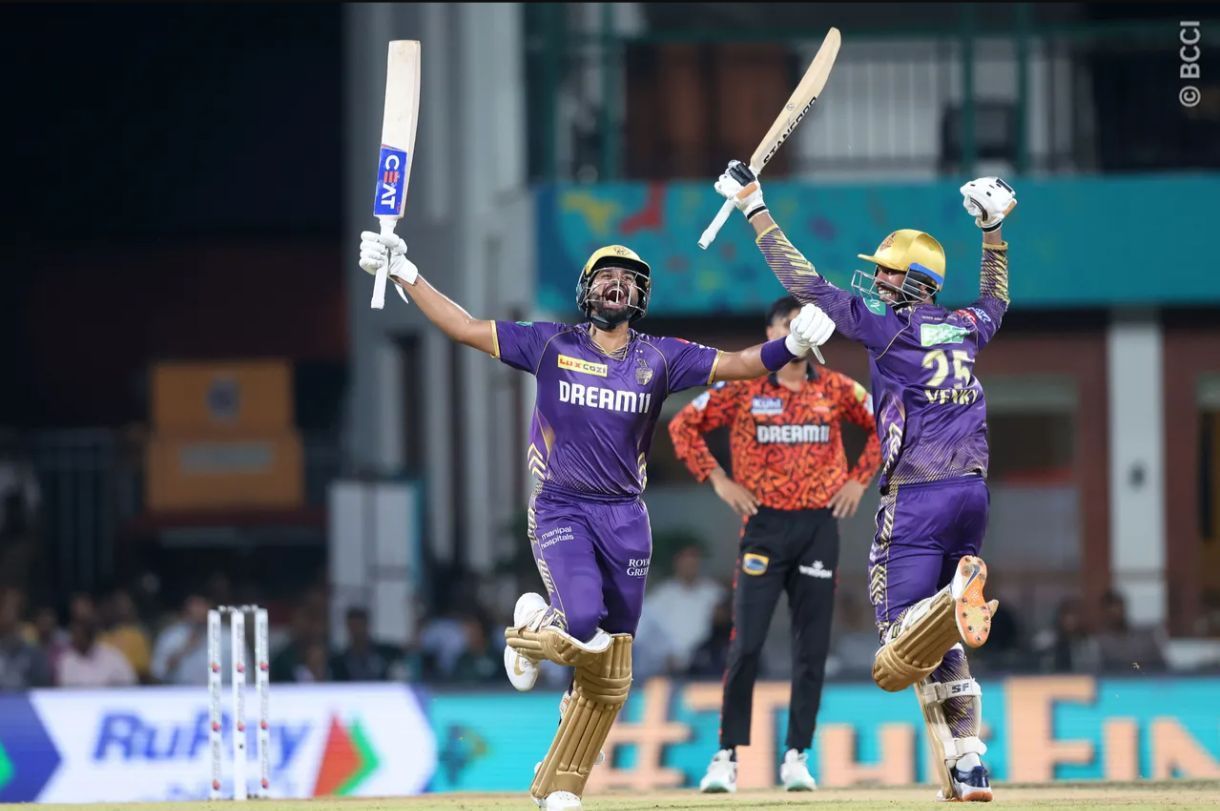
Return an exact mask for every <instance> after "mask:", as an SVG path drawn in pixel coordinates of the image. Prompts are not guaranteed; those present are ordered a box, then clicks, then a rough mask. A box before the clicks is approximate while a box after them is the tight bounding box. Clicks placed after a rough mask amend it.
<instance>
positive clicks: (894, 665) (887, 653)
mask: <svg viewBox="0 0 1220 811" xmlns="http://www.w3.org/2000/svg"><path fill="white" fill-rule="evenodd" d="M986 580H987V566H986V564H984V563H983V561H982V560H980V559H979V558H976V557H972V556H969V555H967V556H966V557H963V558H962V559H961V561H960V562H959V563H958V568H957V572H956V573H955V574H954V575H953V580H952V582H950V583H949V585H948V586H945V588H943V589H941V590H940V591H938V592H937V593H936V594H934V595H933V596H931V597H929V598H927V599H926V600H921V601H920V602H918V603H916V604H915V605H913V606H911V608H910V609H909V610H908V611H907V612H906V613H905V614H904V615H903V617H902V621H901V622H900V623H897V624H895V625H893V626H891V629H890V632H889V634H888V637H889V638H888V639H887V640H886V644H884V645H883V646H882V648H881V649H880V650H879V651H877V655H876V658H874V659H873V681H875V682H876V683H877V686H878V687H880V688H881V689H883V690H888V691H890V692H898V691H899V690H905V689H906V688H907V687H910V686H911V685H912V684H915V683H916V682H919V681H922V680H923V679H925V678H927V677H928V676H929V675H931V673H932V671H933V670H935V669H936V666H937V665H939V664H940V660H941V658H942V657H944V655H945V653H947V652H948V651H949V649H950V648H952V647H953V646H954V645H956V644H958V643H959V642H965V643H966V644H967V645H970V646H971V647H973V648H977V647H979V646H980V645H982V644H983V643H984V642H986V641H987V636H988V634H989V633H990V632H991V615H992V613H993V612H994V611H995V609H996V607H997V606H998V605H999V603H998V602H996V601H995V600H992V601H991V602H990V603H987V602H985V600H984V598H983V583H984V582H985V581H986Z"/></svg>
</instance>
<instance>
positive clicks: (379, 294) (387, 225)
mask: <svg viewBox="0 0 1220 811" xmlns="http://www.w3.org/2000/svg"><path fill="white" fill-rule="evenodd" d="M378 219H379V220H380V221H381V235H382V236H388V235H389V234H392V233H394V226H395V225H397V224H398V221H397V220H395V219H394V218H393V217H378ZM389 278H390V253H389V251H386V260H385V264H384V265H382V266H381V267H379V268H377V277H376V278H375V279H374V280H373V300H372V301H371V302H370V303H369V306H370V307H372V308H373V309H374V310H380V309H383V308H384V307H385V285H386V281H387V280H388V279H389Z"/></svg>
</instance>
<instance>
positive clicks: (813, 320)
mask: <svg viewBox="0 0 1220 811" xmlns="http://www.w3.org/2000/svg"><path fill="white" fill-rule="evenodd" d="M834 332H835V322H834V321H832V320H831V318H830V316H828V315H827V314H826V313H824V312H822V308H821V307H819V306H818V305H816V304H806V305H805V306H804V307H802V308H801V311H800V312H799V313H797V315H796V318H794V319H792V323H791V324H789V325H788V337H787V338H785V339H784V346H786V347H788V351H789V352H791V353H792V354H793V355H796V356H797V357H798V358H800V357H804V356H805V355H807V354H808V353H809V350H810V349H812V348H813V347H815V346H821V345H822V344H824V343H826V342H827V341H829V340H830V336H831V335H834Z"/></svg>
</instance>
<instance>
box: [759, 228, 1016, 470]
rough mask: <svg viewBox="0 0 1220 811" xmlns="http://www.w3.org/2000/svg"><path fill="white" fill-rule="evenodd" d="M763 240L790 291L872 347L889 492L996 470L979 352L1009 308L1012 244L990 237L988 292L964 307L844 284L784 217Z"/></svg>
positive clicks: (985, 271) (983, 283)
mask: <svg viewBox="0 0 1220 811" xmlns="http://www.w3.org/2000/svg"><path fill="white" fill-rule="evenodd" d="M758 246H759V248H760V249H761V250H762V253H763V256H764V257H765V258H766V260H767V264H768V265H770V266H771V269H772V270H773V271H774V272H775V275H776V276H777V277H778V278H779V280H780V282H782V283H783V285H784V287H785V288H787V289H788V291H789V292H790V293H792V294H793V295H794V296H796V298H797V299H798V300H800V301H802V302H813V303H814V304H817V305H818V306H819V307H821V308H822V309H823V310H825V311H826V314H827V315H829V316H830V317H831V318H832V319H833V320H834V322H835V325H836V328H837V329H838V331H839V332H840V333H842V334H843V335H845V336H847V337H848V338H851V339H853V340H856V341H859V342H860V343H862V344H864V346H865V348H866V349H867V350H868V358H869V372H870V375H871V378H872V389H873V405H874V408H875V410H876V414H877V434H878V437H879V438H880V440H881V453H882V466H881V474H880V476H879V477H878V485H879V486H880V488H881V492H883V493H884V492H886V491H887V489H888V488H889V486H890V485H891V484H894V485H900V484H912V483H916V482H931V481H939V480H942V479H950V478H956V477H961V476H967V475H971V474H977V475H980V476H983V477H986V475H987V461H988V450H987V404H986V401H985V399H984V397H983V387H982V385H981V384H980V383H979V380H978V378H977V377H975V375H974V361H975V358H976V357H977V356H978V353H979V351H980V350H981V349H982V348H983V347H984V346H986V345H987V342H988V341H990V340H991V338H992V336H994V335H995V333H996V330H998V329H999V328H1000V321H1001V319H1002V318H1003V317H1004V312H1005V311H1006V310H1007V309H1008V255H1007V253H1006V251H1007V244H1000V245H988V244H986V243H984V245H983V259H982V273H981V276H980V282H979V288H980V289H979V298H978V299H977V300H976V301H975V302H974V303H972V304H971V305H970V306H968V307H965V308H962V309H960V310H947V309H945V308H944V307H939V306H937V305H935V304H915V305H910V306H906V307H901V308H899V309H897V310H895V309H893V308H891V307H889V306H887V305H886V304H885V303H884V302H882V301H880V300H878V299H866V298H863V297H860V296H857V295H853V294H852V293H849V292H847V291H844V290H840V289H839V288H837V287H835V286H834V285H833V284H831V283H830V282H828V281H826V280H825V279H823V278H822V277H821V276H820V275H818V273H817V271H816V270H815V269H814V267H813V265H812V264H811V263H810V262H809V260H807V259H806V258H805V257H804V256H803V255H801V253H800V251H798V250H797V249H796V248H795V247H793V245H792V243H791V242H789V241H788V238H787V237H786V236H784V232H783V231H781V230H780V229H779V228H778V227H772V228H771V229H769V230H767V231H766V232H764V233H763V234H762V236H760V237H759V238H758Z"/></svg>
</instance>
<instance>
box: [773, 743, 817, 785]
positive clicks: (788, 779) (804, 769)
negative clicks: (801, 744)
mask: <svg viewBox="0 0 1220 811" xmlns="http://www.w3.org/2000/svg"><path fill="white" fill-rule="evenodd" d="M779 782H781V783H783V784H784V791H813V790H814V789H816V788H817V787H818V784H817V781H816V780H814V779H813V775H811V774H810V773H809V765H808V763H807V762H806V759H805V753H804V752H798V751H797V750H795V749H789V750H788V751H787V752H785V753H784V762H783V763H781V764H780V767H779Z"/></svg>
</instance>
